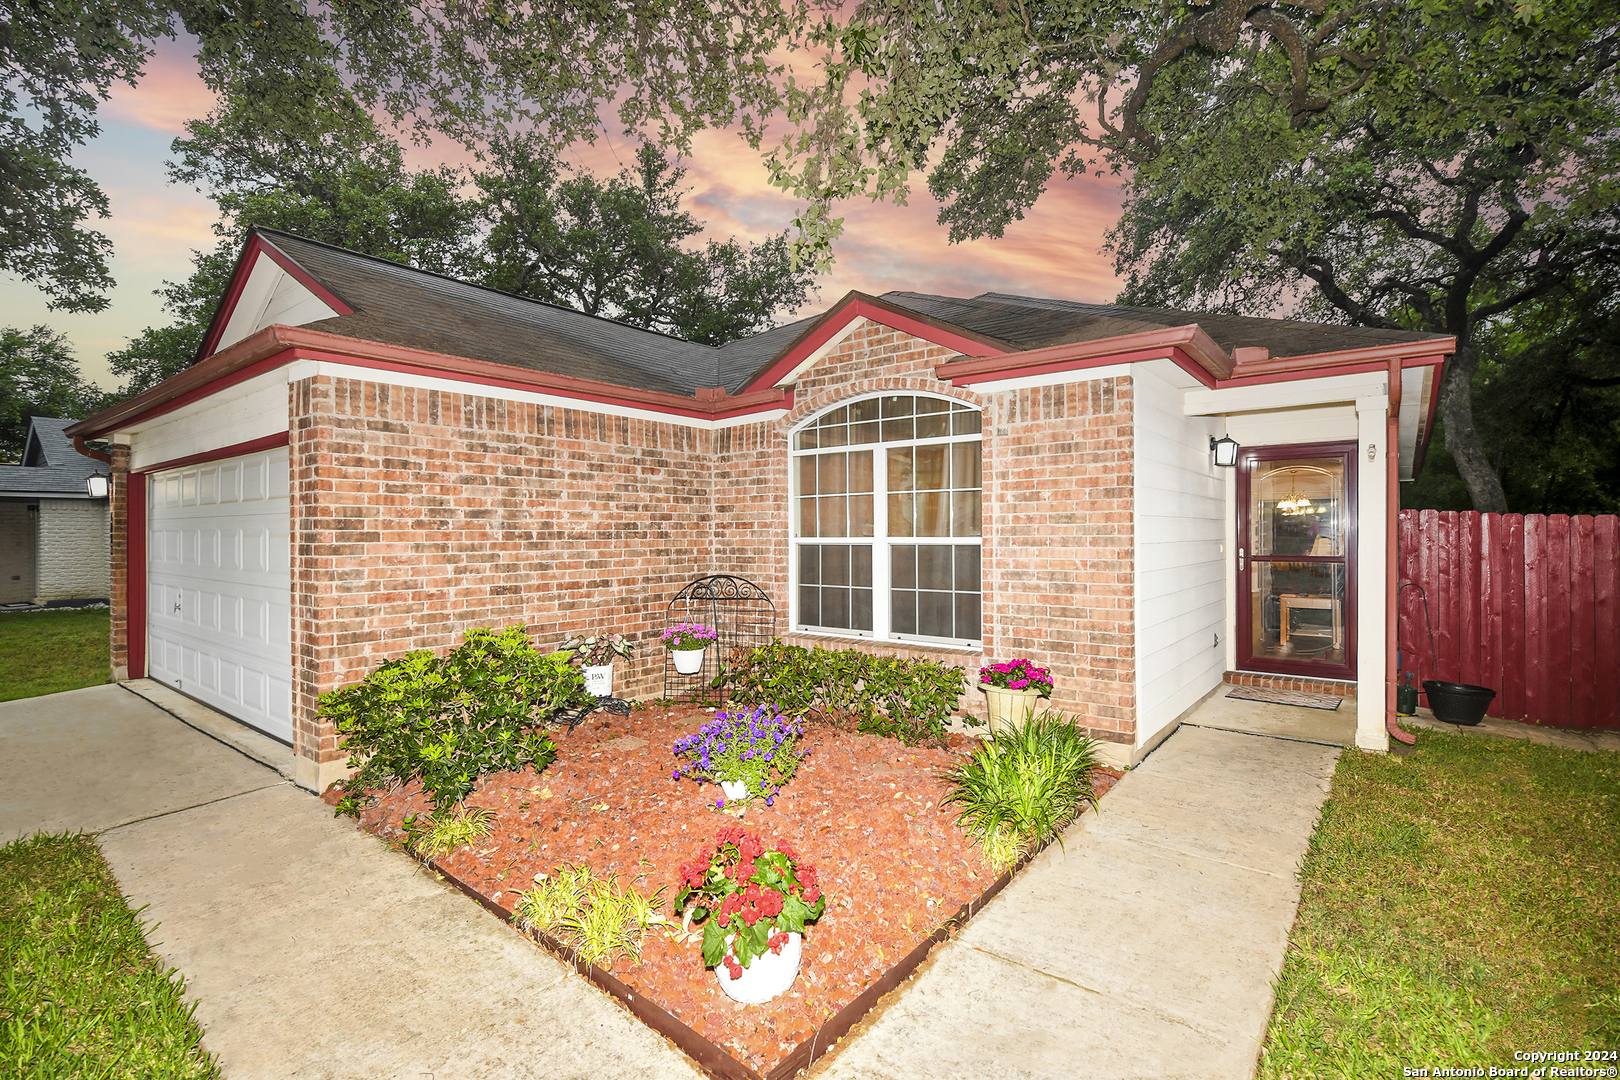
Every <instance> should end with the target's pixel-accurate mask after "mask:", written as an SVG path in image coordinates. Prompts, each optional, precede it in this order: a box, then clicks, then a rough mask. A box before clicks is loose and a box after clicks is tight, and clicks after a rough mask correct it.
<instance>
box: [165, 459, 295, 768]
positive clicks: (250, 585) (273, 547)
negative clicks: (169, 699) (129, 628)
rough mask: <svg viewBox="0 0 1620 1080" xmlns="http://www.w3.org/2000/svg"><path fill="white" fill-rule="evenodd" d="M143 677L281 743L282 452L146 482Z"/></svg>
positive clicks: (285, 616) (284, 650)
mask: <svg viewBox="0 0 1620 1080" xmlns="http://www.w3.org/2000/svg"><path fill="white" fill-rule="evenodd" d="M148 490H150V491H151V492H152V506H151V508H150V511H149V524H150V529H151V540H150V543H149V548H148V550H149V552H150V562H149V567H148V582H149V596H150V599H151V605H150V607H149V608H148V635H149V641H150V648H149V651H148V655H149V656H150V657H151V660H150V664H151V675H152V677H153V678H155V679H157V680H159V681H160V682H165V683H168V684H169V685H171V686H174V687H176V688H177V689H180V690H182V691H184V692H186V693H188V694H191V695H192V696H194V697H196V698H198V699H199V700H202V701H205V702H207V703H208V704H210V705H213V706H214V707H215V708H218V709H220V710H221V711H223V712H227V713H230V714H231V715H233V716H236V717H238V718H239V719H241V720H245V721H246V722H248V723H250V724H252V725H254V726H255V727H258V728H260V729H261V730H264V731H266V732H268V733H270V734H272V735H275V736H276V737H278V738H281V739H285V740H289V741H290V740H291V738H292V632H291V631H292V610H291V603H290V600H291V587H290V583H291V562H290V557H291V550H292V545H291V538H290V536H289V533H288V503H287V451H286V450H285V449H280V450H275V451H270V452H268V453H263V454H253V455H248V456H246V457H243V458H235V459H231V460H229V461H222V462H210V463H208V464H206V465H199V466H192V467H189V468H186V469H181V470H176V472H174V473H169V474H164V475H161V476H157V477H154V478H152V483H150V484H149V486H148Z"/></svg>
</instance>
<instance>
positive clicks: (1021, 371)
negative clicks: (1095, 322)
mask: <svg viewBox="0 0 1620 1080" xmlns="http://www.w3.org/2000/svg"><path fill="white" fill-rule="evenodd" d="M1176 352H1179V353H1180V354H1181V356H1180V358H1179V359H1177V358H1176V357H1175V356H1174V355H1173V354H1174V353H1176ZM1160 358H1169V359H1174V360H1176V361H1177V364H1178V365H1179V366H1183V367H1187V365H1188V364H1189V363H1190V364H1191V366H1190V367H1187V370H1188V372H1189V373H1190V374H1192V375H1194V376H1196V377H1197V378H1198V380H1199V381H1200V382H1202V383H1204V384H1205V385H1207V386H1215V385H1217V383H1218V381H1219V380H1221V379H1224V378H1226V377H1227V376H1228V375H1230V374H1231V371H1232V359H1231V357H1229V356H1227V355H1226V352H1225V351H1224V350H1223V349H1222V348H1221V347H1220V346H1219V345H1217V344H1215V341H1214V339H1212V338H1211V337H1210V336H1209V335H1208V334H1206V333H1204V331H1203V329H1202V328H1200V327H1199V326H1198V324H1197V323H1188V324H1187V325H1186V326H1172V327H1167V328H1165V329H1163V330H1147V331H1144V332H1143V333H1140V334H1124V335H1121V336H1119V337H1111V338H1101V339H1098V340H1095V341H1071V342H1068V343H1066V344H1063V345H1051V346H1048V347H1046V348H1044V349H1029V350H1027V351H1025V352H1018V353H1003V354H1000V355H995V356H974V357H971V358H969V359H966V360H951V361H948V362H946V363H943V364H940V365H938V366H937V367H935V368H934V373H935V374H936V375H938V376H939V377H940V378H941V379H949V380H951V383H952V385H955V386H967V385H971V384H972V383H975V382H990V381H992V380H997V381H999V380H1001V379H1017V378H1022V377H1024V376H1028V375H1041V374H1047V373H1050V372H1054V371H1075V370H1083V369H1085V368H1088V367H1100V366H1102V365H1104V364H1121V363H1131V362H1133V361H1136V360H1156V359H1160ZM1200 372H1202V374H1200Z"/></svg>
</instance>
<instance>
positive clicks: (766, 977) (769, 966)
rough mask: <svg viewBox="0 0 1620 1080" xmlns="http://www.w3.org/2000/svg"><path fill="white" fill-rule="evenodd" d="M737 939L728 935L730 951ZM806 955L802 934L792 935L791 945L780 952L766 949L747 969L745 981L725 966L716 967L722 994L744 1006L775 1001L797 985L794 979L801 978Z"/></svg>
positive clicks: (715, 975) (743, 974) (727, 945)
mask: <svg viewBox="0 0 1620 1080" xmlns="http://www.w3.org/2000/svg"><path fill="white" fill-rule="evenodd" d="M734 936H735V935H732V934H727V935H726V949H727V951H728V952H729V951H730V949H731V939H732V938H733V937H734ZM803 955H804V938H803V937H802V936H801V935H799V934H789V935H788V939H787V944H786V945H783V946H782V951H781V952H780V953H773V952H771V951H770V950H769V949H766V950H765V951H764V952H762V953H760V954H759V955H758V956H756V957H754V959H753V960H752V961H750V962H749V964H748V966H747V967H745V968H743V973H742V977H741V978H738V979H733V978H732V977H731V972H730V971H728V970H726V965H725V964H724V963H722V964H719V965H718V966H716V967H715V969H714V977H715V978H716V979H718V980H720V992H721V993H722V994H725V995H726V997H728V998H730V999H731V1000H732V1001H740V1002H742V1003H743V1004H744V1005H763V1004H765V1003H766V1002H767V1001H770V1000H771V999H772V998H776V997H781V996H782V995H783V994H785V993H787V992H788V990H789V988H791V987H792V986H793V980H795V979H797V978H798V977H799V960H800V959H801V958H802V957H803Z"/></svg>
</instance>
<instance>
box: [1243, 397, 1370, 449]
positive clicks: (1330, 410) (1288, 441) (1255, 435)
mask: <svg viewBox="0 0 1620 1080" xmlns="http://www.w3.org/2000/svg"><path fill="white" fill-rule="evenodd" d="M1359 430H1360V429H1359V428H1358V426H1357V424H1356V407H1355V406H1354V405H1350V404H1344V405H1319V406H1313V407H1310V408H1304V409H1274V410H1271V411H1268V412H1251V413H1232V414H1230V415H1229V416H1227V418H1226V433H1227V434H1228V435H1230V436H1232V438H1234V439H1236V440H1237V443H1238V445H1239V446H1291V445H1293V444H1294V443H1320V442H1349V441H1350V440H1351V439H1354V438H1356V437H1357V435H1358V434H1359Z"/></svg>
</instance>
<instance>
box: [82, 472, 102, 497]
mask: <svg viewBox="0 0 1620 1080" xmlns="http://www.w3.org/2000/svg"><path fill="white" fill-rule="evenodd" d="M84 490H85V491H87V492H89V493H90V497H91V498H92V499H105V498H106V497H107V478H106V477H105V476H87V477H85V480H84Z"/></svg>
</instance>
